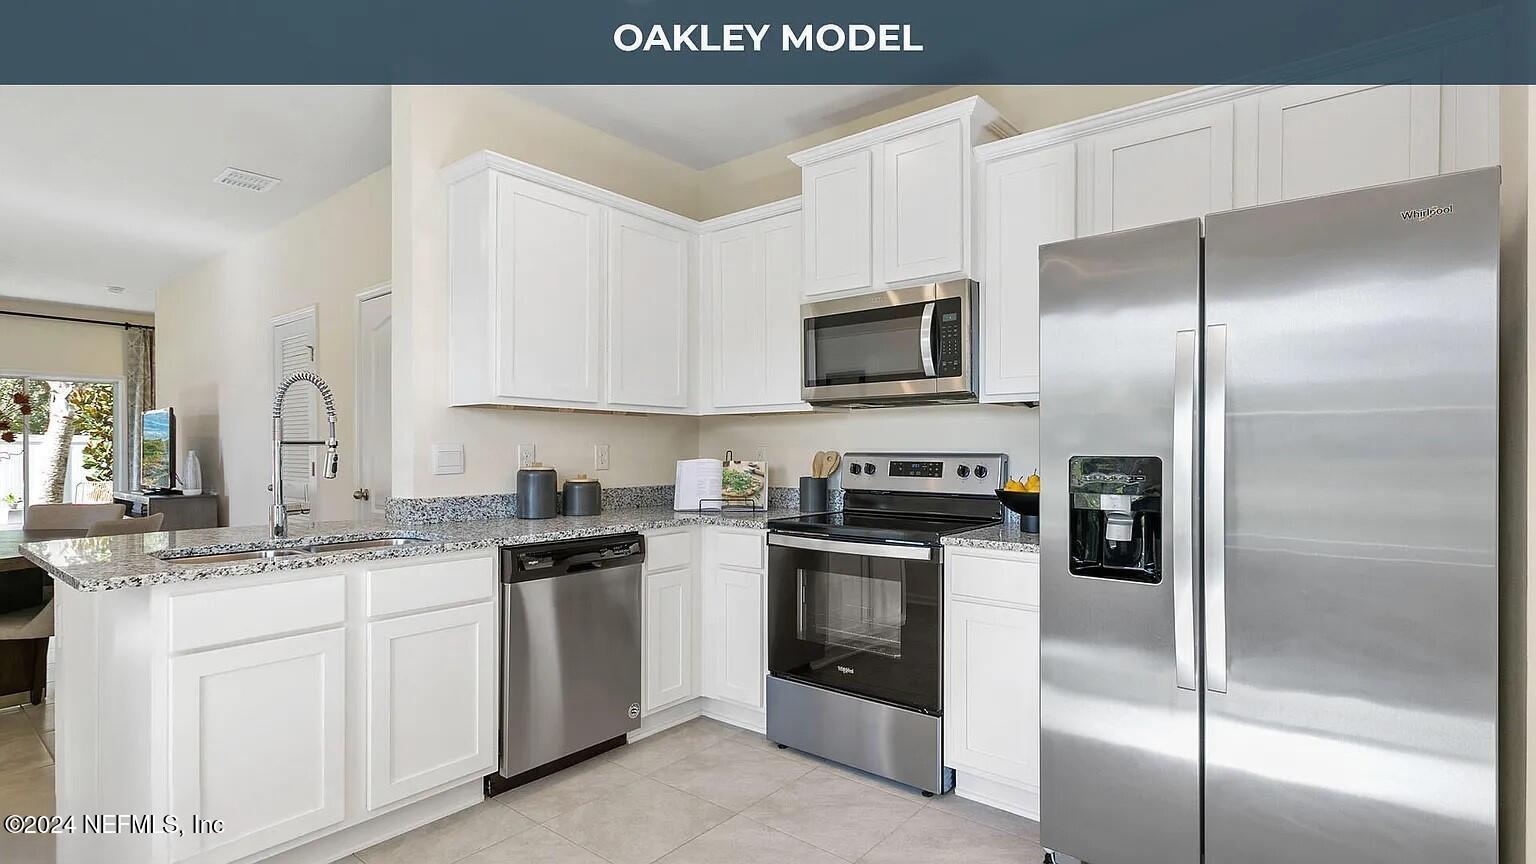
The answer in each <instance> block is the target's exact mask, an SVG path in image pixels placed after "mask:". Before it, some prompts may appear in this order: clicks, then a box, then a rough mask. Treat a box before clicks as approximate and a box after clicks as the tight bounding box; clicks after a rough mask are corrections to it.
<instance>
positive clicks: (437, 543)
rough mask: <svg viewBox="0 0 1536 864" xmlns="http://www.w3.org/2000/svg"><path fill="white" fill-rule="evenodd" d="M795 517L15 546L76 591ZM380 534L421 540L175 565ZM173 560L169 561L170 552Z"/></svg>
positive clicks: (660, 517) (476, 524) (651, 513)
mask: <svg viewBox="0 0 1536 864" xmlns="http://www.w3.org/2000/svg"><path fill="white" fill-rule="evenodd" d="M793 515H796V511H793V510H768V511H762V512H757V513H746V512H727V513H703V514H695V513H678V512H674V511H673V510H672V508H670V507H637V508H626V509H615V510H610V511H607V512H605V513H603V514H601V515H598V516H556V517H554V518H552V519H485V520H479V521H469V522H439V523H431V524H422V525H402V524H396V523H393V522H386V521H384V520H382V519H377V520H364V521H357V522H321V523H319V524H318V525H315V526H314V527H312V528H310V529H308V530H306V531H304V532H302V533H300V534H297V535H295V536H292V537H287V538H284V539H283V540H279V541H273V540H272V539H271V537H270V536H269V535H268V530H267V527H266V526H265V525H253V526H249V527H243V528H204V529H198V530H193V531H163V532H159V533H155V534H127V535H122V536H118V537H86V538H81V539H75V540H53V541H49V542H45V543H27V544H24V545H22V547H21V554H22V555H24V556H26V558H27V559H28V560H30V561H32V562H33V563H34V564H36V565H37V566H39V567H41V568H43V569H44V570H46V571H48V573H49V574H51V575H52V576H53V577H54V578H55V579H57V580H58V581H60V582H62V583H64V584H65V585H68V586H69V587H71V588H74V589H75V590H77V591H110V590H113V589H117V588H137V587H142V586H146V585H168V584H172V583H177V582H201V581H205V580H209V579H221V578H224V577H228V576H245V575H250V574H254V573H270V572H276V571H282V570H300V569H305V568H311V567H331V566H335V565H339V564H352V563H355V562H358V561H375V560H380V559H386V558H408V557H414V556H418V555H441V554H444V553H448V552H462V551H465V550H469V549H487V548H493V547H497V546H520V545H525V544H529V543H546V542H549V541H551V540H571V539H575V538H579V537H601V536H603V535H605V534H623V533H626V532H629V531H650V530H654V529H658V528H671V527H676V526H682V525H717V526H723V527H730V528H762V527H764V525H765V524H766V523H767V521H768V520H769V519H780V518H784V517H787V516H793ZM379 537H411V538H414V539H418V540H422V541H424V542H421V543H412V544H410V545H408V546H394V547H389V548H385V549H364V550H349V551H344V552H324V553H320V554H315V555H294V556H291V557H287V558H278V559H274V560H266V561H238V562H234V563H226V564H202V565H197V564H177V563H176V562H175V560H174V555H175V554H176V553H180V554H190V553H192V552H193V551H194V550H195V551H196V553H198V554H216V553H221V552H242V551H248V550H251V549H266V548H271V547H273V546H274V545H275V546H305V545H307V544H310V543H316V542H337V541H350V540H369V539H375V538H379ZM168 558H169V559H170V560H167V559H168Z"/></svg>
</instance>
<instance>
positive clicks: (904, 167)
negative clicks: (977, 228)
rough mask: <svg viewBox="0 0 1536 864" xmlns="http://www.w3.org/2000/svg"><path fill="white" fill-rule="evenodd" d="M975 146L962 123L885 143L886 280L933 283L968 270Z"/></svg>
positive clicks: (935, 128)
mask: <svg viewBox="0 0 1536 864" xmlns="http://www.w3.org/2000/svg"><path fill="white" fill-rule="evenodd" d="M969 156H970V142H968V141H967V140H966V138H965V130H964V127H963V126H962V125H961V123H960V121H958V120H956V121H954V122H951V123H944V124H942V125H940V126H935V127H933V128H931V129H924V130H922V131H921V132H913V133H911V134H909V135H903V136H901V137H900V138H896V139H894V140H891V141H887V142H885V144H884V152H883V153H882V154H881V162H882V167H883V171H884V177H883V178H882V183H881V188H882V189H883V190H884V193H885V196H886V198H885V206H884V207H883V208H882V209H883V210H884V214H883V216H884V228H885V234H884V235H883V240H884V243H883V244H882V251H883V255H884V265H885V266H884V271H883V276H884V278H885V281H886V282H911V281H915V280H920V279H933V278H937V277H940V276H943V275H946V274H950V273H963V272H964V271H965V270H966V254H965V253H966V237H967V236H968V232H967V229H968V227H969V226H968V225H967V221H968V220H967V218H966V217H967V212H966V202H967V200H968V196H967V194H966V193H967V192H968V191H969V185H970V174H971V160H970V158H969Z"/></svg>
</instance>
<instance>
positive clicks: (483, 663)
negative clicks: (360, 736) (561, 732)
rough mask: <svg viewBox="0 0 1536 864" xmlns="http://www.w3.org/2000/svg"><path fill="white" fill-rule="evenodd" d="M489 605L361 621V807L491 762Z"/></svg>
mask: <svg viewBox="0 0 1536 864" xmlns="http://www.w3.org/2000/svg"><path fill="white" fill-rule="evenodd" d="M496 657H497V645H496V608H495V604H493V603H489V602H487V603H476V604H473V605H470V606H460V607H458V608H453V609H443V610H439V611H436V612H422V613H418V614H415V615H405V616H403V617H400V618H389V619H386V620H383V621H374V622H372V623H370V624H368V661H367V669H368V672H367V676H368V677H367V681H368V696H367V706H368V707H367V718H368V721H367V729H368V755H367V760H368V809H370V810H374V809H377V808H379V807H382V806H384V805H386V804H391V803H394V802H395V801H399V800H401V799H403V798H408V797H410V796H411V795H415V794H417V793H418V792H424V791H426V790H428V789H432V788H434V787H436V786H441V785H443V784H444V783H449V782H452V781H454V780H461V779H463V778H465V777H476V776H480V775H483V774H486V773H488V772H490V771H491V770H493V769H494V768H495V767H496V752H497V745H496V722H497V718H496V699H497V690H496V687H497V684H496Z"/></svg>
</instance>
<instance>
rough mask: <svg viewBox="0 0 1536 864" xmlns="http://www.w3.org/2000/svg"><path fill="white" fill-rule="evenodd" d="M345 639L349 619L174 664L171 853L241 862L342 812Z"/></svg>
mask: <svg viewBox="0 0 1536 864" xmlns="http://www.w3.org/2000/svg"><path fill="white" fill-rule="evenodd" d="M345 645H346V636H345V632H344V631H343V630H342V629H341V628H336V629H332V630H322V631H320V632H318V633H304V634H300V635H297V636H285V637H281V638H277V639H268V640H265V641H260V642H252V643H248V644H243V645H236V646H233V647H228V648H216V649H213V650H210V651H203V652H200V653H196V654H187V655H183V656H180V657H174V658H172V659H171V661H170V668H169V683H170V694H169V695H170V756H171V759H170V763H171V764H170V781H171V782H170V793H171V795H170V798H171V800H170V812H172V813H175V814H177V816H178V819H179V820H188V819H190V817H191V816H193V815H196V816H198V817H200V818H202V819H205V820H211V819H221V820H223V822H224V830H223V831H221V832H219V833H203V834H194V833H193V832H192V831H190V830H187V831H186V832H185V834H184V836H182V837H179V838H177V839H176V840H175V841H173V848H172V855H171V857H172V860H175V861H182V860H186V859H188V858H192V857H194V856H197V857H198V860H199V861H202V862H222V861H232V860H235V859H237V858H241V857H244V856H246V855H250V854H252V853H255V852H259V851H261V850H263V849H268V848H271V847H273V846H276V845H278V844H281V843H285V842H287V841H289V840H293V839H295V838H298V837H302V836H304V835H305V834H308V833H310V832H312V831H317V830H319V829H321V828H325V827H327V826H330V825H335V824H336V823H338V822H340V821H341V820H342V817H343V816H344V814H345V810H346V774H345V764H344V763H345V758H346V755H345V754H346V748H345V746H344V743H345V737H344V729H345V727H346V708H345V705H346V696H347V679H346V663H345V656H346V651H345Z"/></svg>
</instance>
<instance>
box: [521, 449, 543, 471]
mask: <svg viewBox="0 0 1536 864" xmlns="http://www.w3.org/2000/svg"><path fill="white" fill-rule="evenodd" d="M537 461H539V457H538V453H537V451H536V449H535V448H534V446H533V445H532V444H519V445H517V467H519V468H527V467H528V466H529V465H532V464H533V463H535V462H537Z"/></svg>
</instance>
